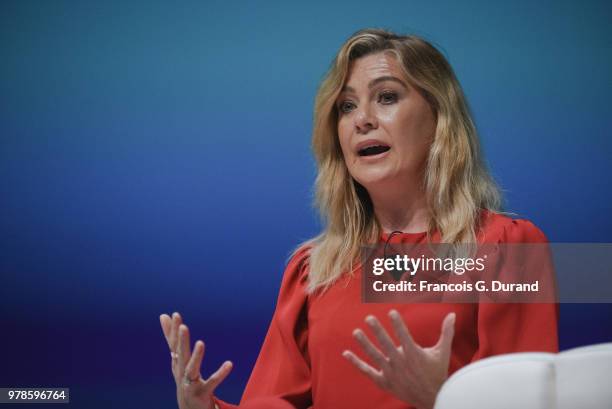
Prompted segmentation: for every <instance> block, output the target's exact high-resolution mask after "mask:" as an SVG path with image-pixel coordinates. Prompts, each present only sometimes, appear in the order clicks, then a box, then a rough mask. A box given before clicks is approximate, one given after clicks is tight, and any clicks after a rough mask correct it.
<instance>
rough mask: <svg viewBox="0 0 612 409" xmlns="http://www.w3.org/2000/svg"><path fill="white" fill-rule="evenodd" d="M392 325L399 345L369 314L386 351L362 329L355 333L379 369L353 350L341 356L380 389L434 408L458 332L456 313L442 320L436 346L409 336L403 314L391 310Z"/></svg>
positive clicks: (406, 400) (409, 401)
mask: <svg viewBox="0 0 612 409" xmlns="http://www.w3.org/2000/svg"><path fill="white" fill-rule="evenodd" d="M389 316H390V317H391V322H392V323H393V328H394V329H395V332H396V334H397V337H398V339H399V340H400V344H401V345H400V346H399V347H396V346H395V344H394V343H393V340H392V339H391V337H390V336H389V334H388V333H387V331H385V329H384V328H383V326H382V325H381V323H380V322H379V321H378V319H376V317H374V316H372V315H370V316H368V317H366V322H367V323H368V325H369V326H370V327H371V328H372V330H373V331H374V335H375V336H376V338H377V339H378V341H379V343H380V345H381V347H382V349H383V351H380V350H379V349H378V348H377V347H376V346H375V345H374V344H373V343H372V342H371V341H370V340H369V339H368V337H367V336H366V334H365V333H364V332H363V331H362V330H361V329H355V331H353V336H354V337H355V338H356V339H357V341H358V342H359V344H360V345H361V347H362V348H363V349H364V351H365V352H366V354H368V356H369V357H370V358H372V361H373V362H374V363H376V365H377V366H378V367H380V370H377V369H375V368H373V367H372V366H370V365H368V364H367V363H366V362H364V361H363V360H361V359H360V358H358V357H357V356H356V355H355V354H354V353H353V352H352V351H349V350H346V351H344V352H343V353H342V355H343V356H344V357H345V358H346V359H348V360H349V361H350V362H351V363H352V364H354V365H355V366H356V367H357V369H359V370H360V371H361V372H363V373H364V374H365V375H367V376H368V377H369V378H370V379H372V381H374V382H375V383H376V385H378V386H379V387H380V388H382V389H384V390H387V391H389V392H391V393H392V394H394V395H395V396H396V397H397V398H399V399H400V400H402V401H404V402H406V403H409V404H412V405H415V406H416V407H418V408H421V409H422V408H426V409H430V408H433V406H434V403H435V399H436V395H437V394H438V391H439V390H440V388H441V387H442V384H443V383H444V381H445V380H446V378H447V376H448V366H449V362H450V353H451V344H452V342H453V336H454V332H455V314H454V313H450V314H448V315H447V316H446V317H445V318H444V320H443V321H442V333H441V335H440V338H439V340H438V342H437V343H436V345H434V346H433V347H431V348H422V347H421V346H419V345H418V344H417V343H416V342H414V340H413V339H412V336H411V335H410V332H409V331H408V328H406V325H405V324H404V321H403V320H402V317H401V316H400V315H399V313H398V312H397V311H395V310H391V311H390V312H389Z"/></svg>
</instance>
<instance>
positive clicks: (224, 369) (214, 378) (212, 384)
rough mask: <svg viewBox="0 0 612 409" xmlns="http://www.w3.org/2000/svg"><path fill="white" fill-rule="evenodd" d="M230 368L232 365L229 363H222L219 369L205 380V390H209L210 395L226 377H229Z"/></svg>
mask: <svg viewBox="0 0 612 409" xmlns="http://www.w3.org/2000/svg"><path fill="white" fill-rule="evenodd" d="M232 366H233V364H232V362H231V361H225V362H223V364H222V365H221V366H220V367H219V369H217V370H216V371H215V373H214V374H212V375H210V377H209V378H208V379H207V380H206V386H207V388H210V391H211V393H212V391H214V390H215V388H216V387H217V386H218V385H219V384H220V383H221V382H223V380H224V379H225V378H226V377H227V375H229V373H230V371H231V370H232Z"/></svg>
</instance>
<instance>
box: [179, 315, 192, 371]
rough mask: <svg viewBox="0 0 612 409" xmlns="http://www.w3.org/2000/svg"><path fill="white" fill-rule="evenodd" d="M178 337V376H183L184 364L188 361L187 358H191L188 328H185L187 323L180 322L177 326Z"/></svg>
mask: <svg viewBox="0 0 612 409" xmlns="http://www.w3.org/2000/svg"><path fill="white" fill-rule="evenodd" d="M178 338H179V339H178V350H177V352H178V363H179V370H178V376H179V377H183V376H185V366H187V362H189V359H190V358H191V346H190V345H189V342H190V341H189V328H187V325H185V324H181V325H180V326H179V336H178Z"/></svg>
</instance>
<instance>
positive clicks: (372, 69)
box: [345, 51, 404, 88]
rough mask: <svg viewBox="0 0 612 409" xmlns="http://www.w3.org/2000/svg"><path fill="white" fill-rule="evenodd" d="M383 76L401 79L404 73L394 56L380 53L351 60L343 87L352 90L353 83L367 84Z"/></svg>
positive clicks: (388, 53)
mask: <svg viewBox="0 0 612 409" xmlns="http://www.w3.org/2000/svg"><path fill="white" fill-rule="evenodd" d="M385 76H393V77H397V78H400V79H403V78H404V73H403V70H402V68H401V66H400V64H399V62H398V61H397V58H396V57H395V55H394V54H392V53H390V52H382V51H381V52H378V53H375V54H368V55H365V56H363V57H360V58H358V59H356V60H353V61H352V62H351V64H350V65H349V69H348V73H347V77H346V80H345V85H346V86H348V87H351V88H354V87H353V85H354V84H353V83H359V82H362V81H366V83H367V82H369V81H371V80H373V79H376V78H379V77H385Z"/></svg>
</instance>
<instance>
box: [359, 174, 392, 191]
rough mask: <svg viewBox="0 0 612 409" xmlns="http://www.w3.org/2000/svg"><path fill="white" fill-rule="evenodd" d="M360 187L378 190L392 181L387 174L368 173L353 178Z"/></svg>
mask: <svg viewBox="0 0 612 409" xmlns="http://www.w3.org/2000/svg"><path fill="white" fill-rule="evenodd" d="M355 180H357V181H358V182H359V184H360V185H362V186H363V187H365V188H366V190H369V189H370V188H380V186H381V185H384V184H387V183H389V182H390V181H392V180H393V177H392V176H391V175H389V174H388V173H387V172H368V173H366V174H362V175H359V177H358V178H355Z"/></svg>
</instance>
